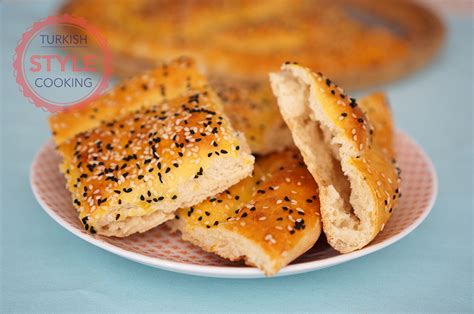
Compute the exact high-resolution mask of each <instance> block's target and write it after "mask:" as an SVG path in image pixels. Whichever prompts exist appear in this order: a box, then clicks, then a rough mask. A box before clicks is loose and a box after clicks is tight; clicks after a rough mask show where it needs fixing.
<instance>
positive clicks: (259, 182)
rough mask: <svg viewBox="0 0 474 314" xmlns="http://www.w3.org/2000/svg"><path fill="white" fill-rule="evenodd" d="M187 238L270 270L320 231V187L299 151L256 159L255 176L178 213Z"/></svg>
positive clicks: (288, 259) (177, 225) (303, 248)
mask: <svg viewBox="0 0 474 314" xmlns="http://www.w3.org/2000/svg"><path fill="white" fill-rule="evenodd" d="M168 225H169V226H170V227H171V228H172V229H175V230H176V229H177V230H179V231H181V233H182V236H183V239H184V240H187V241H190V242H192V243H194V244H196V245H198V246H200V247H202V248H203V249H204V250H206V251H209V252H214V253H216V254H218V255H220V256H222V257H224V258H227V259H230V260H232V261H237V260H241V259H243V260H245V262H246V263H247V264H248V265H254V266H256V267H258V268H259V269H261V270H262V271H264V272H265V274H267V275H272V274H275V273H276V272H278V271H279V270H280V269H281V268H282V267H284V266H285V265H287V264H289V263H290V262H291V261H293V260H294V259H296V258H297V257H299V256H300V255H301V254H303V253H304V252H306V251H307V250H308V249H310V248H311V247H312V246H313V245H314V243H315V242H316V240H317V239H318V237H319V235H320V233H321V221H320V213H319V199H318V188H317V185H316V183H315V181H314V179H313V178H312V176H311V174H310V173H309V172H308V170H307V168H306V166H305V165H304V163H303V162H302V159H301V157H300V154H299V152H298V151H297V150H285V151H283V152H279V153H273V154H271V155H267V156H265V157H259V158H257V161H256V163H255V169H254V173H253V176H252V177H249V178H247V179H245V180H242V181H240V182H239V183H238V184H236V185H234V186H232V187H231V188H229V189H228V190H227V191H225V192H223V193H220V194H218V195H216V196H214V197H211V198H209V199H207V200H205V201H204V202H202V203H200V204H198V205H196V206H193V207H190V208H186V209H180V210H178V212H177V216H176V219H175V220H172V221H170V222H168Z"/></svg>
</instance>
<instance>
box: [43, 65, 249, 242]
mask: <svg viewBox="0 0 474 314" xmlns="http://www.w3.org/2000/svg"><path fill="white" fill-rule="evenodd" d="M179 62H180V61H178V62H177V63H175V64H174V65H170V66H168V67H166V66H165V67H161V68H159V69H157V70H153V71H151V72H148V73H145V74H143V75H141V76H139V77H138V78H132V79H131V80H130V81H128V82H125V83H123V84H121V85H120V87H119V88H118V89H115V90H113V91H112V92H111V94H106V95H104V96H102V97H101V98H99V99H97V100H96V101H95V102H94V103H93V104H92V108H88V107H86V108H84V109H81V111H79V112H64V113H61V114H60V115H59V116H55V117H53V118H51V121H52V125H53V130H56V131H57V132H56V134H55V139H56V142H57V143H58V144H59V145H58V151H59V153H60V154H61V155H62V157H63V162H62V165H61V170H62V172H63V173H64V174H65V176H66V179H67V187H68V189H69V190H70V191H71V194H72V197H73V202H74V205H75V207H76V208H77V209H78V211H79V216H80V219H81V220H82V222H83V224H84V227H85V229H86V230H88V231H90V232H91V233H98V234H101V235H106V236H117V237H125V236H128V235H130V234H133V233H136V232H145V231H147V230H149V229H151V228H153V227H155V226H158V225H159V224H161V223H163V222H165V221H167V220H170V219H172V218H173V217H174V212H175V211H176V210H177V209H178V208H182V207H187V206H192V205H194V204H197V203H199V202H201V201H203V200H204V199H206V198H207V197H209V196H211V195H215V194H217V193H220V192H222V191H224V190H225V189H227V188H229V187H230V186H232V185H234V184H236V183H237V182H239V181H240V180H242V179H243V178H245V177H247V176H249V175H250V174H251V172H252V169H253V163H254V158H253V156H252V155H251V154H250V149H249V148H248V145H247V144H246V141H245V139H244V138H243V136H242V135H241V134H239V133H238V132H236V131H235V130H234V129H233V128H232V126H231V124H230V122H229V120H228V118H227V117H226V116H225V114H224V113H223V111H222V104H221V103H220V100H219V98H218V97H217V96H216V95H215V94H214V92H213V91H212V90H211V89H209V88H208V87H207V83H205V82H202V83H203V84H200V85H201V86H199V87H193V85H192V84H191V83H189V82H191V81H193V79H190V80H188V79H187V77H190V78H192V77H195V78H196V77H198V76H199V74H197V73H194V70H193V69H192V68H189V67H186V66H183V68H182V69H177V68H175V69H174V70H173V71H171V69H173V68H174V67H179V64H180V63H179ZM165 69H168V71H169V72H168V73H166V74H164V73H163V71H165ZM180 71H181V72H184V73H187V74H186V75H185V74H184V73H181V72H180ZM177 72H179V73H177ZM175 74H176V76H175ZM200 80H204V78H202V77H201V78H200ZM186 82H188V83H189V84H188V83H186ZM170 85H173V86H174V87H173V88H174V89H173V88H170V87H169V86H170ZM181 85H183V86H181ZM145 86H146V88H145ZM167 86H168V88H167ZM176 86H181V87H179V88H177V87H176ZM184 86H186V87H185V88H184ZM170 90H173V93H167V91H168V92H169V91H170ZM178 90H179V91H180V92H178ZM117 93H120V95H118V94H117ZM128 96H129V97H130V99H129V101H127V97H128ZM128 106H130V107H128ZM91 112H95V114H96V115H97V116H96V118H98V117H100V119H101V120H102V121H98V120H97V119H92V118H91V117H88V114H89V113H91ZM69 115H70V116H69ZM75 119H79V120H75ZM58 121H61V122H60V123H59V122H58ZM56 123H59V125H58V126H57V127H54V125H55V124H56ZM63 123H64V124H65V127H62V126H61V125H62V124H63ZM68 125H70V127H71V129H68V127H67V126H68ZM76 132H79V133H77V134H74V133H76Z"/></svg>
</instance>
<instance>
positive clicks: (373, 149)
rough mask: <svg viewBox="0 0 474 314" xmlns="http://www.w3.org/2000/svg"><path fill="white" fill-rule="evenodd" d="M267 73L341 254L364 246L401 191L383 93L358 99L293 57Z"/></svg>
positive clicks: (325, 225)
mask: <svg viewBox="0 0 474 314" xmlns="http://www.w3.org/2000/svg"><path fill="white" fill-rule="evenodd" d="M270 80H271V84H272V88H273V92H274V94H275V95H276V96H277V98H278V104H279V107H280V111H281V113H282V115H283V118H284V120H285V121H286V123H287V124H288V126H289V128H290V131H291V132H292V134H293V139H294V141H295V144H296V146H297V147H298V148H299V149H300V151H301V153H302V155H303V157H304V160H305V163H306V165H307V166H308V169H309V171H310V172H311V174H312V175H313V177H314V178H315V179H316V182H317V183H318V186H319V188H320V198H321V214H322V220H323V229H324V232H325V234H326V236H327V239H328V242H329V243H330V244H331V246H333V247H334V248H335V249H336V250H338V251H340V252H342V253H346V252H351V251H354V250H357V249H360V248H362V247H363V246H365V245H367V244H368V243H369V242H370V241H371V240H372V239H373V238H374V237H375V236H376V235H377V234H378V233H379V231H380V230H382V229H383V227H384V225H385V223H387V221H388V219H389V218H390V216H391V214H392V211H393V209H394V208H395V207H396V205H397V202H398V198H399V195H400V194H399V193H400V191H399V185H400V179H399V169H398V168H397V166H396V163H395V154H394V149H393V144H392V143H393V127H392V122H391V115H390V111H389V109H388V107H387V104H386V102H385V101H384V98H383V96H382V95H380V94H378V95H373V96H370V97H368V98H365V99H364V100H362V101H361V102H360V103H357V101H356V100H355V99H354V98H349V97H348V96H347V95H345V94H344V91H343V90H342V89H341V88H340V87H338V86H337V85H335V84H334V83H333V82H332V81H330V80H329V79H327V78H325V77H324V76H322V75H321V74H319V73H318V74H317V73H313V72H311V71H310V70H309V69H307V68H304V67H301V66H299V65H297V64H290V63H287V64H284V65H283V66H282V69H281V71H280V72H279V73H273V74H271V75H270ZM364 110H365V111H366V113H364Z"/></svg>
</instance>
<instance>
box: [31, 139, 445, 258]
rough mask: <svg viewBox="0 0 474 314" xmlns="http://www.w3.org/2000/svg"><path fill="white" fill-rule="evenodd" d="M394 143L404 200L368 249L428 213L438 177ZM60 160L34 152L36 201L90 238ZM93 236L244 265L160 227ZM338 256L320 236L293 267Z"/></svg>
mask: <svg viewBox="0 0 474 314" xmlns="http://www.w3.org/2000/svg"><path fill="white" fill-rule="evenodd" d="M395 144H396V150H397V154H398V162H399V165H400V168H401V169H402V174H401V175H402V188H401V192H402V198H401V199H400V203H399V206H398V208H396V209H395V210H394V213H393V215H392V218H391V219H390V221H389V222H388V223H387V225H386V226H385V228H384V230H383V231H382V232H381V233H380V234H379V235H378V236H377V237H376V238H375V239H374V240H373V241H372V243H370V244H369V245H368V246H372V245H375V244H378V243H381V242H383V241H386V240H388V239H390V238H392V237H394V236H396V235H398V234H399V233H401V232H403V231H404V230H405V229H407V228H409V227H410V226H411V225H412V224H413V223H415V221H416V220H417V219H418V218H419V217H420V216H421V215H423V213H424V212H426V211H427V210H429V209H430V208H429V207H430V205H431V200H432V198H433V195H434V193H435V184H436V179H435V177H434V173H433V172H432V170H431V168H430V164H429V161H428V160H427V159H426V158H425V156H424V155H423V152H422V151H421V150H420V148H419V147H418V146H417V145H416V144H415V143H414V142H413V141H412V140H411V139H410V138H409V137H407V136H406V135H404V134H403V133H400V132H398V133H397V136H396V143H395ZM60 161H61V158H60V156H59V155H58V154H57V153H56V152H55V150H54V144H53V143H52V142H51V141H50V142H48V143H47V144H46V145H44V146H43V147H42V149H41V150H40V152H39V153H38V155H37V157H36V159H35V161H34V163H33V166H32V173H31V180H32V184H33V186H34V187H35V189H36V191H37V197H38V198H39V199H40V200H41V201H42V202H43V203H44V204H46V206H47V207H48V208H49V209H50V210H51V211H53V212H54V213H55V214H56V215H57V216H59V217H60V219H61V220H63V221H65V222H66V223H67V224H69V225H70V226H71V227H73V228H74V229H76V230H77V231H79V232H81V233H83V234H84V236H87V237H92V235H90V234H87V233H86V232H85V231H84V229H83V228H82V224H81V223H80V221H79V219H78V214H77V211H76V210H75V208H74V207H73V206H72V200H71V196H70V194H69V191H68V190H67V189H66V188H65V179H64V177H63V175H62V174H61V173H60V172H59V163H60ZM94 237H95V238H96V239H98V240H100V241H104V242H107V243H108V244H110V245H113V246H116V247H118V248H121V249H123V250H126V251H130V252H134V253H136V254H140V255H144V256H147V257H151V258H157V259H161V260H166V261H173V262H179V263H186V264H194V265H208V266H222V267H226V266H233V267H239V266H240V267H246V266H245V265H244V264H243V263H240V262H230V261H227V260H225V259H222V258H220V257H218V256H216V255H214V254H211V253H207V252H204V251H203V250H201V249H200V248H198V247H196V246H194V245H192V244H189V243H187V242H185V241H183V240H181V239H180V236H179V234H172V233H170V232H169V230H168V229H167V228H166V227H164V226H160V227H157V228H154V229H152V230H150V231H148V232H146V233H143V234H135V235H132V236H130V237H127V238H114V237H112V238H107V237H101V236H97V235H96V236H94ZM336 255H339V253H338V252H336V251H335V250H333V249H332V248H331V247H330V246H329V245H328V244H327V242H326V240H325V238H324V236H322V237H321V238H320V239H319V240H318V242H317V243H316V245H315V246H314V247H313V248H312V249H310V250H309V251H308V252H306V253H305V254H304V255H302V256H301V257H299V258H298V259H296V260H295V261H294V262H293V264H299V263H308V262H313V261H318V260H323V259H326V258H330V257H333V256H336Z"/></svg>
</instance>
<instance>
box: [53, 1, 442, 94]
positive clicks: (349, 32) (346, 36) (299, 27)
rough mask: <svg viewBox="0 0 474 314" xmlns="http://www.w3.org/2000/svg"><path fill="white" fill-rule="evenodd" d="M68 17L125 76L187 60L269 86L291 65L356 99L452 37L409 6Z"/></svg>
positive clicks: (217, 4)
mask: <svg viewBox="0 0 474 314" xmlns="http://www.w3.org/2000/svg"><path fill="white" fill-rule="evenodd" d="M60 13H66V14H70V15H73V16H82V17H84V18H85V19H87V21H88V22H90V23H92V24H94V26H96V27H97V29H98V30H99V31H100V33H101V34H103V36H104V37H106V38H107V40H108V44H109V46H110V48H111V50H112V52H113V58H112V60H113V63H114V66H115V68H116V70H117V71H119V72H122V73H124V74H125V75H130V74H131V73H132V74H133V73H137V72H136V71H142V70H143V69H147V68H149V67H153V66H154V64H155V63H156V62H157V61H158V62H162V61H163V60H169V59H171V58H174V57H175V56H179V55H183V54H184V55H189V56H192V57H194V58H196V59H197V60H198V61H199V63H200V64H202V65H204V66H205V67H206V69H208V70H209V73H211V74H220V75H221V76H222V77H228V76H229V75H233V76H236V77H240V78H245V79H253V80H255V79H257V78H260V79H261V80H266V75H267V73H268V72H269V71H274V70H276V69H277V67H278V66H279V65H280V63H281V62H282V61H283V60H288V59H291V60H297V61H299V62H300V63H301V64H306V65H308V66H309V67H310V68H314V69H319V70H320V71H323V72H324V73H326V74H327V75H328V76H329V77H332V78H334V79H335V80H337V81H338V82H340V83H341V84H343V86H346V87H347V88H351V89H355V88H362V87H365V86H368V85H374V84H380V83H381V82H386V81H388V80H393V79H396V78H398V77H400V76H402V75H405V74H407V73H411V72H413V71H414V70H415V69H418V68H420V67H421V66H423V65H425V64H426V63H427V62H428V61H430V60H432V58H433V56H434V55H435V54H436V52H437V51H438V50H439V47H440V46H441V43H442V39H443V33H444V31H443V25H442V22H441V21H440V19H439V18H438V17H437V16H436V15H435V14H433V13H432V12H430V11H429V10H427V9H426V8H424V7H422V6H420V5H419V4H417V3H416V2H415V1H407V0H384V1H373V0H331V1H329V0H312V1H311V0H271V1H270V0H266V1H254V0H245V1H242V0H239V1H193V0H183V1H150V0H135V1H129V0H116V1H95V0H80V1H79V0H72V1H69V2H67V3H66V4H65V6H64V7H63V8H62V9H61V12H60ZM124 21H126V23H124ZM74 52H75V53H87V50H86V49H80V50H79V49H75V51H74Z"/></svg>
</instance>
